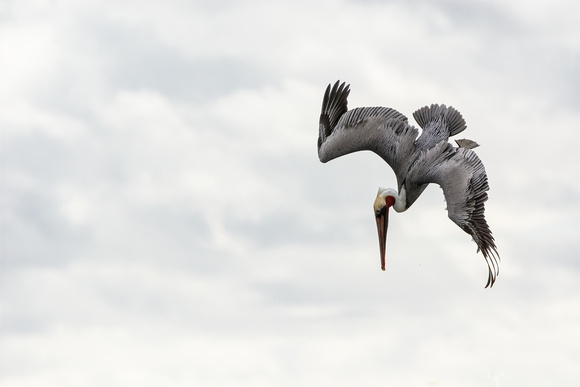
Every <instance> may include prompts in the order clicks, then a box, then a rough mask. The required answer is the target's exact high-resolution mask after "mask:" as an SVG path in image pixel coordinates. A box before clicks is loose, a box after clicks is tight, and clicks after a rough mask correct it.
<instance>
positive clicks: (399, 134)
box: [318, 81, 419, 182]
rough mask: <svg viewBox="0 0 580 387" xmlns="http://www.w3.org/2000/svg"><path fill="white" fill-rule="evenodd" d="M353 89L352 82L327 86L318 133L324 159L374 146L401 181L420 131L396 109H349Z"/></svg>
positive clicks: (327, 159) (320, 153) (375, 150)
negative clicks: (351, 88)
mask: <svg viewBox="0 0 580 387" xmlns="http://www.w3.org/2000/svg"><path fill="white" fill-rule="evenodd" d="M349 93H350V89H349V85H346V84H345V83H344V82H343V83H342V84H341V83H340V81H337V82H336V83H335V84H334V86H332V88H331V85H328V87H327V88H326V92H325V93H324V99H323V101H322V111H321V114H320V122H319V134H318V157H319V159H320V161H322V162H327V161H329V160H332V159H335V158H337V157H340V156H343V155H345V154H348V153H352V152H357V151H361V150H370V151H373V152H375V153H377V154H378V155H379V156H381V157H382V158H383V159H384V160H385V161H386V162H387V163H388V164H389V165H390V166H391V168H392V169H393V170H394V171H395V174H396V176H397V179H398V180H399V182H401V181H402V177H403V176H404V173H405V172H406V168H407V167H408V164H407V163H408V162H409V157H408V156H409V155H410V153H411V152H412V151H413V144H414V141H415V139H416V138H417V136H418V134H419V131H418V130H417V129H416V128H414V127H412V126H410V125H409V124H408V122H407V121H408V120H407V117H405V116H404V115H403V114H401V113H399V112H398V111H396V110H395V109H391V108H388V107H364V108H356V109H352V110H348V107H347V105H348V102H347V98H348V95H349Z"/></svg>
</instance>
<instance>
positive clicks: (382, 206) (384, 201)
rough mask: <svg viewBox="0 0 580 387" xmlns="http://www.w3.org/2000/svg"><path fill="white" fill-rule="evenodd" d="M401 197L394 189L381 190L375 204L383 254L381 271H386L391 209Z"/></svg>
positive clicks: (380, 248)
mask: <svg viewBox="0 0 580 387" xmlns="http://www.w3.org/2000/svg"><path fill="white" fill-rule="evenodd" d="M398 198H399V195H398V194H397V191H395V190H394V189H392V188H387V189H385V188H379V192H378V193H377V197H376V199H375V202H374V204H373V210H374V213H375V218H376V221H377V231H378V233H379V250H380V253H381V269H382V270H385V250H386V244H387V229H388V228H389V208H390V207H392V206H393V205H395V203H396V202H397V199H398Z"/></svg>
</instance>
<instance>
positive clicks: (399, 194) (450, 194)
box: [318, 81, 499, 287]
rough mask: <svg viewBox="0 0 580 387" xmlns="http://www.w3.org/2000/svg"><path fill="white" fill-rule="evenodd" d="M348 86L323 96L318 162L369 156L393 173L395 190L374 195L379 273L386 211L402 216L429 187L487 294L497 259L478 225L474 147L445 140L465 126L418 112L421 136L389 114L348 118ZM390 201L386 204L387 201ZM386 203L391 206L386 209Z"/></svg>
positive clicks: (483, 193)
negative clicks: (483, 272)
mask: <svg viewBox="0 0 580 387" xmlns="http://www.w3.org/2000/svg"><path fill="white" fill-rule="evenodd" d="M349 93H350V89H349V86H348V85H347V86H345V83H342V84H340V82H339V81H338V82H336V83H335V84H334V86H333V87H332V88H331V85H328V88H327V89H326V92H325V94H324V99H323V103H322V111H321V115H320V121H319V136H318V156H319V159H320V161H321V162H323V163H325V162H327V161H330V160H332V159H335V158H337V157H340V156H343V155H346V154H348V153H352V152H357V151H361V150H370V151H372V152H374V153H376V154H378V155H379V156H380V157H381V158H382V159H383V160H384V161H385V162H387V163H388V164H389V165H390V167H391V168H392V169H393V171H394V172H395V176H396V178H397V185H398V189H397V190H396V191H395V190H394V189H387V190H384V189H379V193H378V195H377V199H376V200H375V203H374V205H373V208H374V210H375V215H376V217H377V229H378V232H379V245H380V249H381V266H382V268H383V270H384V266H385V263H384V254H385V248H384V245H385V239H386V231H387V228H388V209H389V207H391V206H393V208H394V209H395V211H397V212H403V211H405V210H407V209H408V208H409V207H411V205H412V204H413V203H414V202H415V201H416V200H417V198H418V197H419V196H420V195H421V193H422V192H423V191H424V190H425V188H426V187H427V186H428V185H429V184H430V183H436V184H438V185H440V186H441V188H442V189H443V193H444V195H445V200H446V202H447V211H448V216H449V218H450V219H451V220H452V221H453V222H455V223H456V224H457V225H458V226H459V227H461V229H463V230H464V231H465V232H467V233H468V234H470V235H471V236H472V237H473V240H474V241H475V243H476V244H477V246H478V251H479V250H481V252H482V254H483V256H484V258H485V260H486V262H487V264H488V269H489V276H488V282H487V285H486V287H487V286H493V283H494V282H495V279H496V277H497V275H498V274H499V266H498V263H499V254H498V252H497V248H496V246H495V242H494V239H493V236H492V234H491V231H490V229H489V226H488V225H487V222H486V220H485V217H484V202H485V201H486V200H487V191H488V190H489V186H488V183H487V175H486V172H485V168H484V166H483V163H482V162H481V160H480V159H479V157H477V155H476V153H475V152H474V151H473V150H472V148H475V147H476V146H477V145H478V144H477V143H475V142H474V141H471V140H467V139H463V140H457V144H458V147H454V146H453V145H451V144H450V143H449V142H448V139H449V137H451V136H454V135H456V134H458V133H461V132H462V131H464V130H465V129H466V124H465V120H464V119H463V117H462V116H461V114H460V113H459V112H458V111H457V110H456V109H454V108H453V107H447V106H445V105H437V104H433V105H431V106H425V107H423V108H421V109H419V110H417V111H416V112H415V113H413V117H414V118H415V121H417V123H418V124H419V126H420V127H421V129H422V132H421V135H420V136H419V130H418V129H417V128H415V127H413V126H412V125H410V124H409V122H408V119H407V117H405V116H404V115H403V114H401V113H399V112H398V111H396V110H395V109H392V108H386V107H366V108H356V109H352V110H348V107H347V104H348V102H347V98H348V95H349ZM389 198H392V199H389ZM389 203H390V204H389Z"/></svg>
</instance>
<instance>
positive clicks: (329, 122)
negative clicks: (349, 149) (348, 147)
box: [318, 80, 350, 147]
mask: <svg viewBox="0 0 580 387" xmlns="http://www.w3.org/2000/svg"><path fill="white" fill-rule="evenodd" d="M349 94H350V85H347V84H346V82H342V83H340V80H339V81H336V83H335V84H334V86H332V88H331V85H330V84H329V85H328V87H327V88H326V91H325V92H324V98H323V100H322V109H321V112H320V120H319V123H320V126H321V130H320V135H319V137H318V146H319V147H320V145H321V144H322V143H323V142H324V140H325V139H326V138H327V137H328V136H330V134H331V133H332V130H333V129H334V127H335V126H336V124H337V123H338V120H339V119H340V117H341V116H342V115H343V114H344V113H346V112H347V111H348V101H347V99H348V95H349Z"/></svg>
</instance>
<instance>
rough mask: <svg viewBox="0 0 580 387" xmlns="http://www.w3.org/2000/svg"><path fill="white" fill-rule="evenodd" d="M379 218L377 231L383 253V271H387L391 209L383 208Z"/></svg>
mask: <svg viewBox="0 0 580 387" xmlns="http://www.w3.org/2000/svg"><path fill="white" fill-rule="evenodd" d="M383 210H384V212H383V211H381V213H380V215H378V216H377V217H376V218H377V231H378V233H379V249H380V252H381V269H382V270H383V271H384V270H385V252H386V246H387V229H388V228H389V207H388V206H386V207H384V208H383Z"/></svg>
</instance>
